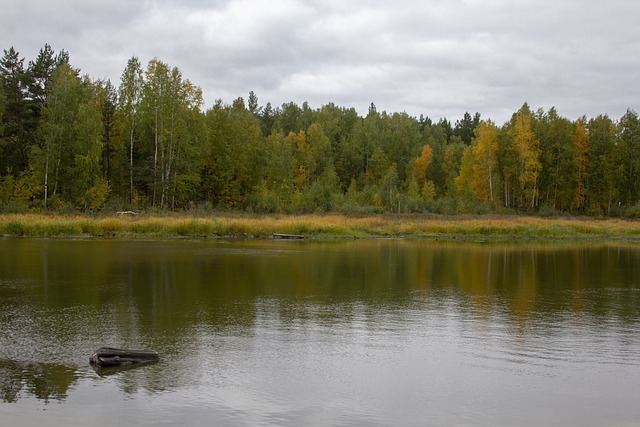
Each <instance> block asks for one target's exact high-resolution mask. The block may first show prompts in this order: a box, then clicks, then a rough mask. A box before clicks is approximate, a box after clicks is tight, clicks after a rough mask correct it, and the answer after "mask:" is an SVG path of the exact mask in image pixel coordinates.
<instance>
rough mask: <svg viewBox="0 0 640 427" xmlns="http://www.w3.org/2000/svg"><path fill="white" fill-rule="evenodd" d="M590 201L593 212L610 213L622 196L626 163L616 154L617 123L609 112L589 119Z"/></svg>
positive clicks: (588, 191)
mask: <svg viewBox="0 0 640 427" xmlns="http://www.w3.org/2000/svg"><path fill="white" fill-rule="evenodd" d="M588 132H589V151H588V153H587V156H588V164H589V173H588V181H587V195H588V196H587V197H588V198H587V200H588V206H589V209H590V210H591V211H592V212H593V213H597V214H603V213H604V214H606V215H609V214H610V213H611V208H612V206H613V205H614V203H615V201H617V199H618V198H619V195H620V194H619V191H620V187H619V185H620V183H621V182H622V177H623V175H624V164H623V163H622V162H621V161H620V160H621V159H619V158H618V157H617V153H616V150H615V147H616V145H615V144H616V126H615V124H614V123H613V121H612V120H611V119H610V118H609V117H608V116H607V115H599V116H598V117H596V118H595V119H591V120H589V124H588Z"/></svg>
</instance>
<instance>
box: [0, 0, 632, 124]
mask: <svg viewBox="0 0 640 427" xmlns="http://www.w3.org/2000/svg"><path fill="white" fill-rule="evenodd" d="M639 21H640V1H635V0H606V1H602V0H395V1H389V0H385V1H378V0H369V1H364V0H183V1H177V0H157V1H152V0H110V1H104V0H48V1H42V0H19V1H17V0H0V40H1V41H2V46H0V47H1V48H2V49H8V48H9V47H10V46H14V47H15V48H16V50H18V51H19V52H20V54H21V56H23V57H25V58H26V61H25V63H26V62H28V61H29V60H31V59H34V58H35V57H36V55H37V53H38V51H39V50H40V48H42V47H43V46H44V44H45V43H48V44H50V45H51V46H52V47H53V49H54V50H55V51H56V52H57V51H58V50H60V49H65V50H67V51H69V53H70V55H71V64H72V65H73V66H75V67H77V68H80V69H81V71H82V73H83V74H88V75H90V76H91V77H93V78H109V79H111V80H112V81H113V82H119V80H120V75H121V74H122V70H123V69H124V67H125V65H126V62H127V59H128V58H130V57H131V56H134V55H135V56H137V57H138V58H139V59H140V60H141V61H142V62H143V64H146V63H147V62H148V61H149V60H150V59H152V58H154V57H157V58H159V59H160V60H162V61H164V62H166V63H168V64H169V65H170V66H176V67H178V68H179V69H180V70H181V71H182V73H183V76H184V77H185V78H189V79H190V80H191V81H192V82H193V83H195V84H197V85H199V86H200V87H202V89H203V92H204V97H205V101H206V104H207V107H209V106H211V105H212V104H213V102H214V101H215V100H216V99H222V100H223V101H224V102H226V103H230V102H231V101H232V100H233V99H235V98H237V97H239V96H242V97H244V98H245V99H246V97H247V94H248V92H249V91H251V90H253V91H254V92H255V93H256V94H257V95H258V99H259V103H260V104H261V105H264V104H266V102H267V101H270V102H271V103H272V104H273V105H274V106H279V105H281V104H282V103H284V102H290V101H293V102H296V103H298V104H302V103H303V102H304V101H308V102H309V104H310V106H311V107H312V108H317V107H320V106H322V105H323V104H326V103H329V102H333V103H335V104H337V105H339V106H342V107H355V108H356V109H357V110H358V112H359V113H361V114H366V111H367V108H368V106H369V105H370V104H371V103H372V102H373V103H375V104H376V106H377V108H378V110H379V111H382V110H386V111H388V112H396V111H398V112H400V111H405V112H407V113H408V114H410V115H412V116H416V117H417V116H419V115H420V114H424V115H426V116H429V117H431V118H433V119H435V120H437V119H438V118H440V117H446V118H448V119H450V120H452V121H455V120H456V119H458V118H460V117H461V116H462V114H463V113H464V112H465V111H469V112H471V113H473V112H476V111H478V112H480V113H481V114H482V117H483V118H491V119H493V120H494V121H496V122H497V123H498V124H502V123H503V122H504V121H506V120H507V119H508V118H509V117H510V115H511V114H512V113H513V112H514V111H516V110H517V109H518V108H519V107H520V106H521V105H522V103H523V102H525V101H526V102H528V103H529V105H531V106H532V107H533V108H535V109H537V108H540V107H541V108H544V109H545V110H547V109H549V108H550V107H552V106H555V107H556V109H557V110H558V112H559V113H560V115H562V116H565V117H568V118H571V119H575V118H577V117H579V116H582V115H587V116H588V117H594V116H596V115H598V114H609V115H610V116H611V117H612V118H615V119H617V118H619V117H620V116H622V115H623V114H624V112H625V111H626V109H627V108H632V109H634V110H636V111H638V110H639V109H640V25H638V22H639Z"/></svg>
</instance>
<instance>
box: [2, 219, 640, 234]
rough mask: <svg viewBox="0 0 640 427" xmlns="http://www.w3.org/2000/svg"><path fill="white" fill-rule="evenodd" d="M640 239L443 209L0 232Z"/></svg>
mask: <svg viewBox="0 0 640 427" xmlns="http://www.w3.org/2000/svg"><path fill="white" fill-rule="evenodd" d="M277 233H284V234H294V235H302V236H305V237H306V238H320V239H321V238H326V239H331V238H381V237H418V238H470V239H587V238H588V239H615V240H621V239H624V240H640V222H639V221H630V220H622V219H593V218H587V217H579V218H539V217H530V216H497V215H487V216H465V215H460V216H439V215H418V214H415V215H375V216H347V215H339V214H328V215H247V214H226V213H225V214H212V215H202V216H194V215H189V214H175V215H174V214H167V215H159V216H152V215H146V214H141V215H116V214H114V215H102V216H87V215H72V216H66V215H43V214H7V215H0V235H3V236H28V237H70V236H77V237H157V238H171V237H194V238H220V237H245V238H261V237H271V236H273V234H277Z"/></svg>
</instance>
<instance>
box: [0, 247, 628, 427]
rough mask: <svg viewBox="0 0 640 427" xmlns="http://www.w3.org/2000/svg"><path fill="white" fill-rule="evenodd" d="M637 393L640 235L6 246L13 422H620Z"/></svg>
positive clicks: (5, 372) (4, 358) (6, 352)
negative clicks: (123, 354)
mask: <svg viewBox="0 0 640 427" xmlns="http://www.w3.org/2000/svg"><path fill="white" fill-rule="evenodd" d="M101 346H115V347H124V348H139V349H152V350H156V351H158V352H159V353H160V355H161V359H160V362H159V363H157V364H154V365H150V366H144V367H140V368H137V369H131V370H121V371H115V372H104V371H99V370H94V369H93V368H92V367H91V366H90V365H89V363H88V358H89V356H90V355H91V354H92V353H93V351H94V350H96V349H97V348H98V347H101ZM639 396H640V245H637V244H633V243H621V242H609V243H607V242H558V241H556V242H490V243H486V242H484V243H482V242H464V241H450V240H449V241H447V240H444V241H436V240H356V241H308V242H294V241H272V240H232V241H225V240H213V241H212V240H142V239H138V240H124V239H123V240H120V239H19V238H2V239H0V425H2V426H42V425H47V427H55V426H74V425H78V426H80V425H82V426H122V425H131V426H143V425H149V426H151V425H153V426H158V425H167V426H176V425H185V426H211V425H216V426H256V425H263V426H541V425H562V426H581V427H584V426H616V427H621V426H633V425H640V404H639V403H640V400H639V399H640V398H639Z"/></svg>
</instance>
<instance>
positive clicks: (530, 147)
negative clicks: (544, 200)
mask: <svg viewBox="0 0 640 427" xmlns="http://www.w3.org/2000/svg"><path fill="white" fill-rule="evenodd" d="M531 121H532V117H531V114H530V113H529V112H527V111H524V109H521V110H520V111H519V112H518V113H517V114H516V116H515V120H514V125H513V127H512V128H511V132H510V134H511V135H510V136H511V139H512V142H513V145H514V146H515V149H516V152H517V156H518V157H517V158H518V165H517V168H518V169H517V174H518V182H519V184H520V198H521V199H522V200H523V202H524V203H522V205H524V204H525V203H526V204H528V205H529V206H530V207H531V208H533V207H535V202H536V199H537V197H538V176H539V175H540V170H541V169H542V165H541V164H540V148H539V145H540V142H539V141H538V138H537V137H536V135H535V133H534V132H533V126H532V124H531Z"/></svg>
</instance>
